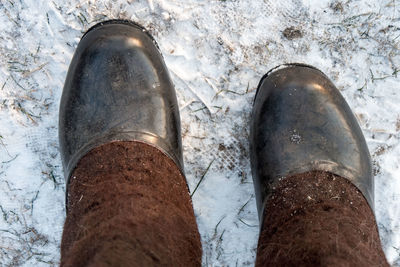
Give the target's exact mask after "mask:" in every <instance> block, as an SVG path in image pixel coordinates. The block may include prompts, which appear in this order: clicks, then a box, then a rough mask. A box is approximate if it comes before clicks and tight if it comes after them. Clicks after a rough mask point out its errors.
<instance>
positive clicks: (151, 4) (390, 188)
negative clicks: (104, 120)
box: [0, 0, 400, 266]
mask: <svg viewBox="0 0 400 267" xmlns="http://www.w3.org/2000/svg"><path fill="white" fill-rule="evenodd" d="M111 18H123V19H131V20H134V21H136V22H137V23H140V24H142V25H143V26H145V27H146V28H147V29H148V30H149V31H150V32H151V34H152V35H153V36H154V37H155V39H156V40H157V41H158V44H159V46H160V48H161V50H162V52H163V55H164V58H165V61H166V63H167V65H168V67H169V70H170V72H171V76H172V79H173V81H174V83H175V86H176V90H177V95H178V99H179V104H180V109H181V117H182V133H183V144H184V157H185V158H184V159H185V167H186V173H187V179H188V182H189V185H190V188H191V190H192V191H193V190H194V188H195V187H196V185H197V184H198V183H199V181H200V180H201V179H202V178H203V180H202V182H201V184H200V185H199V187H198V189H197V191H196V192H195V194H194V196H193V205H194V209H195V213H196V216H197V221H198V224H199V228H200V233H201V237H202V242H203V250H204V253H203V254H204V257H203V265H204V266H246V265H253V264H254V259H255V248H256V245H257V236H258V221H257V211H256V206H255V199H254V192H253V185H252V179H251V174H250V168H249V167H250V165H249V148H248V141H247V139H248V133H249V127H248V122H249V115H250V112H251V105H252V99H253V97H254V93H255V88H256V86H257V84H258V82H259V79H260V78H261V76H262V75H263V74H264V73H265V72H267V71H268V70H269V69H270V68H272V67H274V66H276V65H279V64H281V63H286V62H305V63H308V64H311V65H314V66H316V67H317V68H319V69H321V70H322V71H324V72H325V73H326V74H327V75H328V76H329V77H330V78H331V79H332V80H333V82H334V83H335V84H336V85H337V86H338V88H339V89H340V90H341V92H342V93H343V95H344V97H345V98H346V100H347V101H348V102H349V104H350V106H351V107H352V108H353V111H354V113H355V114H356V115H357V117H358V119H359V122H360V124H361V127H362V129H363V131H364V134H365V136H366V139H367V142H368V145H369V148H370V151H371V155H372V158H373V162H374V172H375V184H376V188H375V206H376V217H377V221H378V224H379V231H380V234H381V239H382V242H383V247H384V251H385V253H386V256H387V258H388V260H389V262H390V263H391V264H393V265H394V266H400V144H399V140H400V105H399V103H400V92H399V89H400V88H399V82H400V77H398V75H397V74H398V72H399V71H400V47H399V42H400V38H399V37H400V1H397V0H369V1H355V0H354V1H353V0H347V1H345V0H343V1H336V0H333V1H320V0H303V1H301V0H291V1H275V0H264V1H261V0H260V1H254V0H247V1H244V0H243V1H240V0H219V1H196V0H171V1H166V0H159V1H156V0H154V1H152V0H147V1H145V0H141V1H134V0H115V1H103V0H98V1H95V0H82V1H78V0H52V1H50V0H48V1H40V0H1V1H0V57H1V61H0V162H1V164H0V265H1V266H47V265H51V266H52V265H57V264H58V262H59V247H60V238H61V233H62V226H63V221H64V218H65V209H64V192H65V184H64V179H63V174H62V167H61V162H60V155H59V151H58V136H57V125H58V106H59V100H60V96H61V91H62V87H63V83H64V79H65V76H66V71H67V69H68V65H69V62H70V60H71V58H72V55H73V52H74V49H75V47H76V46H77V43H78V42H79V39H80V37H81V36H82V33H83V32H85V31H86V30H87V29H88V28H89V27H90V26H92V25H93V24H95V23H96V22H98V21H101V20H105V19H111ZM399 75H400V74H399ZM208 167H209V168H208Z"/></svg>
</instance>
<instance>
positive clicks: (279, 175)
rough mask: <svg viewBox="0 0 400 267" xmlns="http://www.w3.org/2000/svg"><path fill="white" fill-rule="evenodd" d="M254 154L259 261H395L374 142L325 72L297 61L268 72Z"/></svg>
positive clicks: (257, 112)
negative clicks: (380, 213)
mask: <svg viewBox="0 0 400 267" xmlns="http://www.w3.org/2000/svg"><path fill="white" fill-rule="evenodd" d="M250 155H251V168H252V175H253V181H254V187H255V192H256V202H257V208H258V215H259V219H260V237H259V243H258V251H257V260H256V266H388V264H387V262H386V259H385V256H384V253H383V251H382V247H381V244H380V240H379V234H378V230H377V225H376V221H375V217H374V213H373V209H374V206H373V203H374V182H373V177H372V171H371V169H372V168H371V160H370V154H369V151H368V147H367V145H366V142H365V139H364V137H363V134H362V131H361V129H360V127H359V125H358V123H357V120H356V118H355V116H354V115H353V113H352V112H351V110H350V108H349V106H348V105H347V103H346V101H345V100H344V98H343V97H342V96H341V94H340V92H339V91H338V90H337V89H336V87H335V86H334V85H333V83H332V82H331V81H330V80H329V79H328V78H327V77H326V76H325V75H324V74H323V73H322V72H321V71H319V70H317V69H315V68H314V67H311V66H308V65H303V64H289V65H285V66H280V67H279V68H277V69H273V70H272V71H270V72H269V73H267V74H266V75H265V76H264V77H263V78H262V80H261V81H260V84H259V86H258V90H257V92H256V97H255V101H254V107H253V113H252V118H251V133H250Z"/></svg>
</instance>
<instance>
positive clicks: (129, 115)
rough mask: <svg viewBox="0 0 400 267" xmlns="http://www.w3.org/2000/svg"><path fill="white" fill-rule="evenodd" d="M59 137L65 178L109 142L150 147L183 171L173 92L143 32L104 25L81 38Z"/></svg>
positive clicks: (63, 105) (132, 26)
mask: <svg viewBox="0 0 400 267" xmlns="http://www.w3.org/2000/svg"><path fill="white" fill-rule="evenodd" d="M59 138H60V150H61V156H62V160H63V165H64V171H65V174H66V175H65V176H66V179H67V180H68V178H69V175H70V174H71V172H72V170H73V169H74V168H75V165H76V164H77V162H78V161H79V159H80V158H81V157H82V156H83V155H84V154H86V153H87V152H88V151H89V150H91V149H93V148H94V147H97V146H99V145H102V144H105V143H109V142H112V141H140V142H145V143H148V144H151V145H154V146H156V147H157V148H159V149H160V150H162V151H163V152H164V153H166V154H167V155H168V156H170V157H171V158H172V159H173V160H174V161H175V162H176V163H177V165H178V166H179V167H180V168H181V170H182V172H183V160H182V152H181V137H180V118H179V109H178V104H177V99H176V95H175V90H174V87H173V84H172V82H171V80H170V77H169V74H168V71H167V68H166V66H165V64H164V61H163V59H162V56H161V54H160V52H159V50H158V47H157V45H156V44H155V42H154V40H153V38H152V37H151V36H150V35H149V34H148V33H147V32H146V31H145V30H144V29H143V28H141V27H140V26H138V25H136V24H134V23H132V22H129V21H108V22H103V23H100V24H97V25H96V26H94V27H93V28H91V29H90V30H89V31H88V32H87V33H86V34H85V35H84V36H83V37H82V40H81V41H80V43H79V45H78V47H77V49H76V51H75V54H74V57H73V59H72V61H71V64H70V67H69V70H68V74H67V78H66V81H65V85H64V90H63V95H62V98H61V104H60V120H59Z"/></svg>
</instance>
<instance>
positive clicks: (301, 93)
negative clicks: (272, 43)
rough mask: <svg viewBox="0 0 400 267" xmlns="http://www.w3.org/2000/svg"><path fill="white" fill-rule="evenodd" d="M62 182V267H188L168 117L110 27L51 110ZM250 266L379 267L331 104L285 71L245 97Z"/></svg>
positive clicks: (116, 27) (139, 54)
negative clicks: (252, 228) (252, 222)
mask: <svg viewBox="0 0 400 267" xmlns="http://www.w3.org/2000/svg"><path fill="white" fill-rule="evenodd" d="M59 135H60V148H61V155H62V160H63V166H64V170H65V177H66V181H67V198H66V203H67V218H66V222H65V226H64V233H63V239H62V245H61V265H63V266H158V265H161V266H200V265H201V253H202V251H201V242H200V236H199V233H198V230H197V225H196V220H195V216H194V213H193V208H192V203H191V199H190V196H189V193H188V189H187V184H186V180H185V177H184V167H183V159H182V148H181V136H180V117H179V109H178V104H177V99H176V95H175V91H174V87H173V84H172V82H171V80H170V77H169V74H168V71H167V68H166V66H165V64H164V62H163V59H162V56H161V54H160V52H159V50H158V47H157V45H156V43H155V41H154V39H153V38H152V37H151V36H150V35H149V34H148V33H147V32H146V31H145V30H144V29H143V28H142V27H140V26H138V25H136V24H134V23H132V22H129V21H121V20H113V21H107V22H103V23H100V24H98V25H96V26H94V27H92V28H91V29H90V30H89V31H88V32H87V33H86V34H85V35H84V36H83V38H82V40H81V42H80V43H79V45H78V48H77V50H76V52H75V55H74V57H73V59H72V62H71V65H70V68H69V71H68V75H67V78H66V82H65V87H64V91H63V95H62V99H61V106H60V122H59ZM250 146H251V147H250V154H251V168H252V175H253V180H254V187H255V191H256V199H257V207H258V214H259V219H260V227H261V230H260V238H259V244H258V251H257V260H256V265H258V266H268V265H271V266H272V265H275V266H277V265H279V266H297V265H304V266H306V265H307V266H329V265H335V266H380V265H382V266H386V265H387V262H386V259H385V256H384V254H383V251H382V249H381V246H380V241H379V235H378V231H377V227H376V223H375V219H374V214H373V203H374V202H373V201H374V199H373V194H374V192H373V188H374V187H373V177H372V174H371V161H370V156H369V152H368V148H367V146H366V143H365V140H364V137H363V135H362V132H361V129H360V127H359V125H358V124H357V121H356V119H355V117H354V115H353V114H352V112H351V110H350V108H349V107H348V105H347V104H346V102H345V100H344V99H343V97H342V96H341V95H340V93H339V91H338V90H337V89H336V88H335V86H334V85H333V84H332V83H331V82H330V81H329V79H328V78H327V77H326V76H325V75H324V74H323V73H322V72H320V71H319V70H317V69H315V68H313V67H311V66H307V65H300V64H290V65H287V66H285V67H281V68H280V69H277V70H273V71H271V72H269V73H267V74H266V75H265V76H264V77H263V78H262V79H261V82H260V84H259V86H258V90H257V93H256V97H255V101H254V106H253V114H252V118H251V136H250Z"/></svg>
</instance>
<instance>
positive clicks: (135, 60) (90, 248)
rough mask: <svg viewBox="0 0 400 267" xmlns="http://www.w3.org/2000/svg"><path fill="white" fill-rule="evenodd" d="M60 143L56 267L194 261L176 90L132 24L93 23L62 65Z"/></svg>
mask: <svg viewBox="0 0 400 267" xmlns="http://www.w3.org/2000/svg"><path fill="white" fill-rule="evenodd" d="M59 139H60V150H61V157H62V163H63V167H64V172H65V179H66V184H67V185H66V187H67V194H66V206H67V218H66V221H65V225H64V231H63V238H62V243H61V266H200V265H201V242H200V235H199V233H198V229H197V224H196V219H195V216H194V212H193V207H192V203H191V199H190V195H189V191H188V187H187V183H186V179H185V177H184V166H183V160H182V145H181V133H180V118H179V109H178V104H177V99H176V95H175V90H174V87H173V84H172V82H171V79H170V76H169V74H168V70H167V68H166V66H165V64H164V61H163V58H162V56H161V54H160V51H159V49H158V47H157V44H156V43H155V41H154V39H153V38H152V37H151V36H150V34H148V33H147V32H146V30H145V29H143V28H142V27H140V26H139V25H137V24H135V23H133V22H130V21H123V20H112V21H106V22H102V23H99V24H97V25H95V26H94V27H92V28H91V29H90V30H89V31H88V32H87V33H86V34H85V35H84V36H83V37H82V40H81V41H80V43H79V45H78V47H77V49H76V52H75V54H74V56H73V59H72V62H71V64H70V67H69V70H68V74H67V78H66V81H65V86H64V91H63V94H62V98H61V104H60V118H59Z"/></svg>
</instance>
